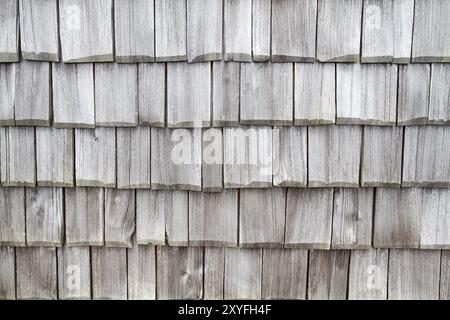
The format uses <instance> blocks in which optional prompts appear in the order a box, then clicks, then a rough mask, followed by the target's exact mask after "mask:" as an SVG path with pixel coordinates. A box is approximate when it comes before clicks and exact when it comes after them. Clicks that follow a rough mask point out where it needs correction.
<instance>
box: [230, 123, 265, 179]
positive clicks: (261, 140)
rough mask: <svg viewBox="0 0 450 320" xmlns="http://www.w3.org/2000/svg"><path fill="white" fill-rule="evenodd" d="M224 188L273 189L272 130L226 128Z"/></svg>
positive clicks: (261, 128)
mask: <svg viewBox="0 0 450 320" xmlns="http://www.w3.org/2000/svg"><path fill="white" fill-rule="evenodd" d="M223 171H224V172H223V176H224V186H225V188H265V187H271V186H272V129H271V127H262V126H259V127H239V128H224V166H223Z"/></svg>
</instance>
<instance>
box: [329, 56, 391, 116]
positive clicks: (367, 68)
mask: <svg viewBox="0 0 450 320" xmlns="http://www.w3.org/2000/svg"><path fill="white" fill-rule="evenodd" d="M336 74H337V78H336V79H337V80H336V81H337V83H336V103H337V106H336V107H337V108H336V110H337V111H336V112H337V118H336V122H337V123H339V124H370V125H393V124H395V118H396V112H397V109H396V108H397V65H390V64H366V65H364V64H337V65H336Z"/></svg>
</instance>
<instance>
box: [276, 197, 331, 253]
mask: <svg viewBox="0 0 450 320" xmlns="http://www.w3.org/2000/svg"><path fill="white" fill-rule="evenodd" d="M332 217H333V189H331V188H329V189H315V190H302V189H288V190H287V201H286V230H285V247H287V248H303V249H330V245H331V225H332Z"/></svg>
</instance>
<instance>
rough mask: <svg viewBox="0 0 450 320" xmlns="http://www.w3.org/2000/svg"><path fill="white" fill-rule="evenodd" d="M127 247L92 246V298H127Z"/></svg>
mask: <svg viewBox="0 0 450 320" xmlns="http://www.w3.org/2000/svg"><path fill="white" fill-rule="evenodd" d="M126 250H127V249H125V248H106V247H92V248H91V261H92V266H91V270H92V298H93V299H94V300H127V295H128V289H127V251H126Z"/></svg>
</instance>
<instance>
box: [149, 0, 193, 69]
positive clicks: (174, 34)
mask: <svg viewBox="0 0 450 320" xmlns="http://www.w3.org/2000/svg"><path fill="white" fill-rule="evenodd" d="M155 46H156V61H184V60H186V56H187V52H186V0H155Z"/></svg>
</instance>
